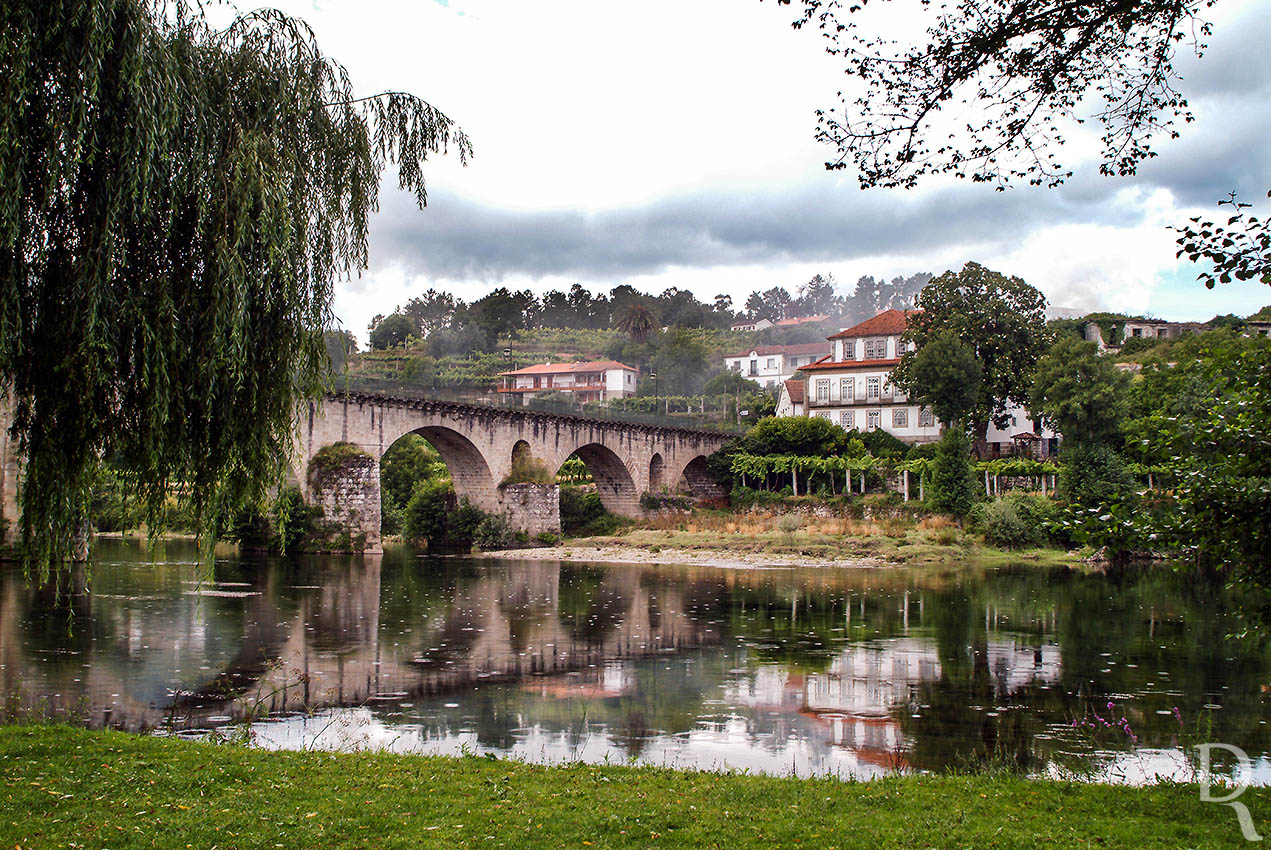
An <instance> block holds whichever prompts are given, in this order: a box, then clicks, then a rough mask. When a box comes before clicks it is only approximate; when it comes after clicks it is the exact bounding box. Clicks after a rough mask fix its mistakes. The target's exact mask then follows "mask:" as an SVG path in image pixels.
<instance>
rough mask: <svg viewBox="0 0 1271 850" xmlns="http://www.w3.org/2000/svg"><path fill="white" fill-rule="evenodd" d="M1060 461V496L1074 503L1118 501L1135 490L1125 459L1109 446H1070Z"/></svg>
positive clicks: (1086, 505) (1084, 505)
mask: <svg viewBox="0 0 1271 850" xmlns="http://www.w3.org/2000/svg"><path fill="white" fill-rule="evenodd" d="M1060 460H1061V461H1062V462H1063V469H1062V470H1061V472H1060V475H1059V496H1060V498H1062V499H1063V500H1064V501H1067V502H1070V503H1072V504H1074V505H1080V506H1083V507H1094V506H1096V505H1100V504H1104V503H1109V502H1115V501H1117V500H1118V499H1120V498H1121V497H1122V496H1123V495H1125V494H1127V493H1129V492H1130V491H1132V490H1133V489H1134V478H1133V476H1132V475H1131V474H1130V471H1129V470H1128V469H1127V468H1126V466H1125V461H1123V460H1122V459H1121V456H1120V455H1118V454H1117V453H1116V452H1114V451H1113V450H1112V449H1110V448H1109V447H1107V446H1103V445H1095V446H1085V445H1069V446H1066V447H1065V449H1064V453H1063V455H1062V456H1061V458H1060Z"/></svg>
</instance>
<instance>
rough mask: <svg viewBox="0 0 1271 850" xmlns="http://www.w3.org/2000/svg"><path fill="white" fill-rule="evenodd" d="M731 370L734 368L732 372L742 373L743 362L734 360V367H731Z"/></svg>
mask: <svg viewBox="0 0 1271 850" xmlns="http://www.w3.org/2000/svg"><path fill="white" fill-rule="evenodd" d="M731 368H732V370H733V371H734V372H740V371H741V361H740V360H734V361H733V362H732V366H731Z"/></svg>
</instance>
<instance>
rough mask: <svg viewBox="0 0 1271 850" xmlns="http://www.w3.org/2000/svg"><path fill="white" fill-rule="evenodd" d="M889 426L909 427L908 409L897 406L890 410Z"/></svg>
mask: <svg viewBox="0 0 1271 850" xmlns="http://www.w3.org/2000/svg"><path fill="white" fill-rule="evenodd" d="M891 427H893V428H908V427H909V409H908V408H905V407H898V408H896V409H895V410H893V411H892V412H891Z"/></svg>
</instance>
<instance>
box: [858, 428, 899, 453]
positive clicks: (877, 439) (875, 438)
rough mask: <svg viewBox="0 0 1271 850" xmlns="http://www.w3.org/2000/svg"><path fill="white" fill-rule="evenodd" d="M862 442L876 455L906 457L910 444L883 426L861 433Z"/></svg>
mask: <svg viewBox="0 0 1271 850" xmlns="http://www.w3.org/2000/svg"><path fill="white" fill-rule="evenodd" d="M861 442H863V443H864V444H865V448H866V449H868V450H869V453H870V454H872V455H873V456H874V457H890V458H895V457H904V456H905V453H906V452H908V451H909V446H908V445H906V444H905V443H903V442H901V441H900V440H898V439H897V438H896V436H895V435H894V434H892V433H891V432H889V431H884V430H883V429H882V428H875V429H874V430H873V431H866V432H865V433H864V434H862V435H861Z"/></svg>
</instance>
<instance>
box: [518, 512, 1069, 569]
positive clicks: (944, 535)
mask: <svg viewBox="0 0 1271 850" xmlns="http://www.w3.org/2000/svg"><path fill="white" fill-rule="evenodd" d="M787 518H790V519H787ZM783 522H786V523H788V524H787V525H786V526H785V527H784V528H783V526H782V523H783ZM596 549H599V550H601V551H602V552H606V553H608V555H609V556H610V558H613V557H615V556H617V557H619V559H620V560H627V561H634V562H642V561H665V560H668V559H669V558H674V557H677V556H678V557H679V558H680V559H688V560H689V561H690V562H698V561H701V560H703V559H711V558H715V559H719V560H721V561H722V562H728V563H734V562H735V563H757V562H762V560H763V558H764V557H765V556H772V557H775V558H776V559H777V560H778V561H780V562H782V563H796V562H797V563H807V564H814V565H853V564H855V565H884V564H911V565H920V564H936V563H947V562H949V561H954V560H957V561H965V560H975V561H976V563H979V564H982V565H986V566H992V565H995V564H1008V563H1037V564H1044V565H1051V566H1054V565H1062V564H1069V565H1073V564H1077V563H1079V559H1078V557H1077V556H1075V555H1074V554H1073V553H1070V552H1066V551H1064V550H1062V549H1020V550H1007V549H998V548H995V547H992V546H988V545H986V544H985V543H984V541H983V539H982V538H981V537H980V536H979V535H977V534H973V533H969V532H967V531H965V530H964V529H963V528H961V527H960V526H959V525H957V524H956V523H954V522H953V521H951V520H949V519H947V518H946V517H941V516H931V517H923V518H912V517H897V518H885V519H855V518H850V517H815V516H806V515H792V514H777V513H772V514H767V513H727V512H723V511H695V512H694V513H693V514H691V515H665V516H659V517H654V518H651V519H647V520H642V521H639V522H638V523H636V524H635V525H633V526H630V527H627V528H624V529H623V530H622V531H621V532H619V533H617V534H612V535H605V536H596V537H577V538H569V539H566V540H565V541H564V542H563V543H562V544H561V545H560V546H558V547H554V548H553V549H552V550H550V551H549V552H544V553H541V554H540V555H538V556H539V557H544V556H560V555H564V554H565V553H566V552H569V553H570V554H569V555H567V556H566V557H572V558H574V559H583V558H585V557H587V553H588V550H593V551H594V550H596Z"/></svg>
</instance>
